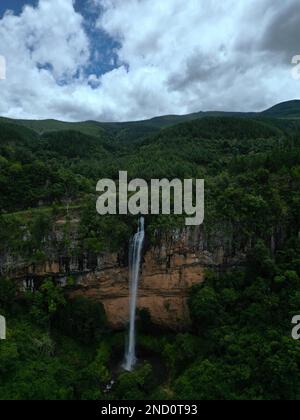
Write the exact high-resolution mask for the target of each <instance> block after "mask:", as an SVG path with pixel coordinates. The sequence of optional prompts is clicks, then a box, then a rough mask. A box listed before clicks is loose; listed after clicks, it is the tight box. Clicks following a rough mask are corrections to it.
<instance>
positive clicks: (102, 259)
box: [2, 221, 244, 329]
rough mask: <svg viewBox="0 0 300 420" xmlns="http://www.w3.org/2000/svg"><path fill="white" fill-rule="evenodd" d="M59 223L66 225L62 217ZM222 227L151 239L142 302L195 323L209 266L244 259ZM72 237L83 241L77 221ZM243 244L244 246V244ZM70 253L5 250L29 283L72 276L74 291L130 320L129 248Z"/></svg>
mask: <svg viewBox="0 0 300 420" xmlns="http://www.w3.org/2000/svg"><path fill="white" fill-rule="evenodd" d="M59 223H60V225H61V224H62V221H60V222H59ZM57 232H58V233H57V234H56V237H55V241H56V247H57V243H58V242H59V240H60V239H61V238H60V237H59V235H60V234H59V230H58V231H57ZM216 232H217V233H214V234H208V233H205V232H204V231H203V228H202V227H200V228H199V229H195V230H190V229H185V230H183V231H173V232H171V233H168V234H163V235H162V234H160V233H159V232H158V234H157V241H156V245H151V246H150V245H149V244H148V245H147V244H146V247H145V250H144V254H143V264H142V273H141V280H140V285H139V293H138V308H139V309H147V310H148V311H149V313H150V314H151V319H152V321H153V322H154V323H155V324H158V325H160V326H162V327H166V328H171V329H178V328H182V329H183V328H186V327H187V326H188V324H189V311H188V305H187V299H188V294H189V291H190V288H191V287H192V286H193V285H195V284H199V283H201V282H203V280H204V271H205V269H206V268H209V267H210V268H211V267H214V268H218V269H221V268H223V267H227V266H231V265H238V264H240V263H241V261H243V259H244V252H243V251H237V249H236V244H237V241H236V240H235V241H233V240H232V239H231V238H230V237H229V236H228V235H227V236H226V235H224V232H221V231H218V230H216ZM72 241H73V243H74V244H75V243H76V241H77V239H76V223H75V222H74V223H73V234H72ZM74 246H75V245H74ZM55 249H56V248H55ZM60 249H62V248H60ZM238 249H239V250H241V249H243V247H242V246H241V245H240V244H239V246H238ZM70 254H71V255H72V253H70V249H68V253H65V252H62V251H60V253H55V250H54V249H51V247H49V248H48V250H47V256H48V257H47V261H46V262H43V263H40V264H37V263H36V264H34V265H26V263H25V262H24V261H23V262H22V260H15V263H13V257H11V256H6V259H5V258H4V257H3V256H2V262H3V264H6V265H5V267H8V268H7V270H8V271H9V272H10V275H11V276H12V277H14V278H16V279H18V280H19V282H20V284H22V287H23V288H35V287H38V284H39V282H40V281H41V279H43V278H45V277H48V276H52V277H53V278H55V279H56V280H57V282H58V283H60V284H61V285H62V286H66V285H67V284H69V282H70V281H71V280H72V281H73V282H74V285H73V287H72V288H70V294H71V296H72V297H75V296H86V297H89V298H92V299H95V300H97V301H99V302H101V303H102V304H103V305H104V308H105V311H106V314H107V318H108V321H109V323H110V325H111V326H112V327H114V328H120V327H122V326H124V325H126V324H127V322H128V318H129V275H128V266H127V263H126V258H125V257H124V255H125V252H124V251H122V252H120V253H119V254H117V253H115V254H113V253H101V254H99V255H89V254H86V253H85V254H83V255H77V256H69V255H70ZM3 266H4V265H2V267H3ZM68 290H69V289H68Z"/></svg>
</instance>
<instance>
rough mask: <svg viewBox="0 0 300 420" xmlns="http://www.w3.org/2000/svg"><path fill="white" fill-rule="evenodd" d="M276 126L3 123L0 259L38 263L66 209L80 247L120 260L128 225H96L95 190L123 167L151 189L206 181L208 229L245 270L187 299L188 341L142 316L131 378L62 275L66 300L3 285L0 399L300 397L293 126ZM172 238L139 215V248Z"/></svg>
mask: <svg viewBox="0 0 300 420" xmlns="http://www.w3.org/2000/svg"><path fill="white" fill-rule="evenodd" d="M294 105H295V104H293V106H294ZM292 111H293V115H294V112H295V109H294V107H293V109H292ZM273 116H275V115H274V114H272V112H269V113H268V115H267V116H266V117H265V118H264V117H262V116H261V115H259V116H255V117H254V118H253V117H249V116H248V117H247V118H245V117H238V116H234V117H232V116H227V117H205V118H197V119H195V120H191V121H185V122H181V123H180V124H177V125H172V124H169V121H170V119H171V120H172V118H170V117H167V118H166V119H167V121H168V124H167V125H170V126H167V127H164V124H162V126H160V127H158V125H159V124H154V125H155V127H154V128H153V125H152V126H151V124H150V123H149V122H146V123H145V124H142V123H138V124H137V123H132V125H130V124H128V125H127V126H126V127H124V126H123V128H122V130H119V129H117V128H116V127H117V125H115V126H113V125H110V126H109V127H105V124H102V125H101V127H100V126H99V128H97V130H96V129H95V125H93V124H91V123H86V124H83V126H84V127H85V128H84V129H83V130H82V129H81V128H82V126H80V125H76V124H75V125H74V126H72V127H70V126H68V128H67V129H65V127H63V128H62V127H61V126H60V125H56V124H53V123H49V127H50V128H51V129H49V130H45V129H44V128H43V129H37V125H38V123H37V124H34V123H31V124H30V126H31V128H28V127H25V126H24V124H23V125H20V124H13V123H12V122H11V121H9V122H8V121H2V122H0V191H1V194H0V211H1V215H0V253H1V252H4V251H5V252H6V251H7V250H9V252H10V253H11V254H13V255H22V258H25V259H28V261H30V259H32V261H31V262H37V261H38V260H39V259H41V258H43V252H44V248H45V244H46V243H47V238H48V235H49V230H50V229H51V225H52V224H53V223H54V220H55V218H57V215H59V217H68V214H69V211H70V209H71V210H72V209H75V210H76V216H77V217H78V218H80V220H81V235H82V236H81V238H82V244H83V245H82V246H83V247H84V246H88V247H90V248H92V249H93V250H94V252H99V251H104V250H105V251H114V252H116V251H117V250H118V248H120V247H122V246H124V243H125V242H126V243H127V242H128V241H129V238H130V235H131V234H132V231H133V226H134V223H135V221H134V220H133V219H132V218H130V219H128V220H127V219H126V218H103V219H101V218H100V219H99V216H98V215H97V213H96V211H95V187H96V183H97V181H98V179H99V178H102V177H103V178H113V179H117V178H118V172H119V170H127V171H128V173H129V176H130V177H131V178H134V177H138V178H145V179H147V180H150V179H151V178H163V177H167V178H170V179H171V178H175V177H179V178H191V177H196V178H204V179H205V182H206V204H205V205H206V209H205V226H207V229H209V228H210V227H213V226H216V225H223V226H225V225H226V226H231V227H232V229H233V230H234V232H237V233H238V236H239V238H238V240H239V243H240V242H243V243H247V244H250V245H249V250H248V255H247V256H246V259H245V261H244V265H243V266H239V267H231V269H230V270H226V272H221V273H220V272H216V271H214V270H208V271H207V273H206V281H205V282H204V284H201V285H199V286H198V285H197V286H194V288H193V289H192V290H191V291H190V299H189V308H190V313H191V325H190V328H189V329H188V331H186V332H184V333H180V334H176V333H175V332H170V331H163V330H160V329H159V328H157V327H156V326H154V325H153V324H152V321H151V318H149V314H147V313H142V314H140V317H139V348H140V349H141V352H142V354H143V357H144V359H145V360H148V361H147V362H145V363H144V364H141V365H140V366H139V367H138V368H137V370H136V371H135V372H133V373H124V372H120V371H116V369H115V365H116V364H118V363H120V357H121V355H122V352H123V347H124V332H113V333H112V332H111V331H110V329H109V327H108V326H107V323H106V321H105V314H104V312H103V308H102V307H101V305H99V304H96V303H93V302H92V301H89V300H86V299H83V298H78V299H76V300H72V301H71V300H70V299H69V297H68V291H69V290H70V289H71V288H72V279H71V278H70V279H69V284H68V285H67V287H66V288H65V289H62V288H60V287H58V286H57V285H56V284H55V282H54V281H53V279H45V281H44V282H43V284H41V286H40V288H39V290H37V291H35V293H32V292H31V291H28V292H26V293H25V294H23V295H20V294H19V293H17V289H16V287H17V286H16V284H15V283H14V281H13V279H12V278H7V276H6V275H3V277H2V278H1V279H0V313H1V314H3V315H6V316H7V319H8V320H9V324H8V327H9V329H8V340H6V341H3V342H1V343H0V399H2V398H3V399H5V398H9V399H22V398H24V399H31V398H34V399H99V398H100V399H105V398H111V399H113V398H117V399H143V398H153V399H169V398H173V399H185V400H186V399H255V400H256V399H257V400H260V399H270V400H274V399H286V400H290V399H300V370H299V369H300V343H299V342H296V341H293V340H292V339H291V328H292V327H291V319H292V317H293V316H294V315H296V314H299V312H300V259H299V252H300V240H299V232H300V123H299V122H298V120H297V119H290V118H273ZM175 120H176V119H175ZM27 125H28V124H27ZM91 127H92V128H91ZM149 127H150V128H149ZM86 128H88V130H87V129H86ZM174 227H178V228H180V227H181V220H180V219H179V220H177V219H176V218H166V217H165V218H162V217H157V218H155V217H149V218H148V219H147V220H146V229H147V236H148V238H149V239H148V240H149V244H148V246H151V240H152V237H153V235H152V234H153V232H154V231H157V230H163V231H168V230H169V229H174ZM25 230H26V232H29V233H28V235H27V234H26V235H24V231H25ZM65 246H66V247H68V242H67V241H66V243H65ZM238 246H239V245H238V242H237V243H236V247H238ZM153 359H154V360H155V362H153ZM158 372H161V374H157V373H158ZM112 376H113V377H114V378H115V380H116V384H115V387H114V388H113V389H112V391H111V393H109V394H106V393H105V392H104V389H105V385H106V384H107V383H108V381H109V380H110V379H111V377H112Z"/></svg>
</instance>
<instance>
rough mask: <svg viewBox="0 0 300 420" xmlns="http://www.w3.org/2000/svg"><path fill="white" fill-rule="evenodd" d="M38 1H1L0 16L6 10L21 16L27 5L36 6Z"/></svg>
mask: <svg viewBox="0 0 300 420" xmlns="http://www.w3.org/2000/svg"><path fill="white" fill-rule="evenodd" d="M37 1H38V0H25V1H23V0H1V2H0V15H3V13H5V11H6V10H8V9H9V10H13V11H14V12H15V13H17V14H19V13H20V12H21V10H22V8H23V6H25V5H26V4H31V5H35V4H36V3H37Z"/></svg>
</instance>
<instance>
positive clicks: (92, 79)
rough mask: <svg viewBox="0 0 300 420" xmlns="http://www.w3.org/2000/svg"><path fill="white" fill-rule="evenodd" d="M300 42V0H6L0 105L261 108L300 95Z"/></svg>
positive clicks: (60, 115)
mask: <svg viewBox="0 0 300 420" xmlns="http://www.w3.org/2000/svg"><path fill="white" fill-rule="evenodd" d="M299 41H300V4H299V0H285V1H282V0H222V1H221V0H185V1H182V0H163V1H162V0H126V1H125V0H24V1H23V0H0V56H2V57H4V58H5V62H6V79H5V80H0V115H1V116H6V117H11V118H26V119H45V118H55V119H59V120H64V121H83V120H97V121H129V120H140V119H147V118H151V117H154V116H158V115H166V114H187V113H191V112H198V111H208V110H223V111H261V110H263V109H266V108H268V107H270V106H272V105H274V104H276V103H279V102H283V101H286V100H291V99H296V98H300V80H295V79H294V78H293V77H292V72H291V70H292V58H293V57H294V56H295V55H300V42H299ZM2 61H3V60H2ZM0 62H1V60H0ZM0 70H1V69H0Z"/></svg>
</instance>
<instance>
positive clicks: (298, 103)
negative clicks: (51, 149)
mask: <svg viewBox="0 0 300 420" xmlns="http://www.w3.org/2000/svg"><path fill="white" fill-rule="evenodd" d="M206 117H238V118H276V119H300V100H298V99H294V100H291V101H286V102H282V103H279V104H276V105H274V106H272V107H271V108H268V109H266V110H265V111H262V112H230V111H229V112H227V111H200V112H196V113H191V114H185V115H176V114H174V115H172V114H170V115H162V116H157V117H153V118H150V119H146V120H140V121H127V122H99V121H93V120H87V121H79V122H66V121H60V120H55V119H45V120H24V119H12V118H6V117H0V122H5V123H12V124H15V125H21V126H25V127H26V128H30V129H31V130H33V131H35V132H37V133H38V134H44V133H47V132H51V131H65V130H68V131H70V130H74V131H79V132H81V133H83V134H88V135H91V136H96V137H98V136H103V135H104V134H107V135H111V136H113V137H116V138H118V139H119V140H121V141H122V140H124V139H126V140H128V139H129V140H135V139H137V138H141V137H144V136H147V135H149V134H155V132H159V131H160V130H161V129H163V128H167V127H171V126H174V125H177V124H180V123H183V122H188V121H194V120H197V119H202V118H206Z"/></svg>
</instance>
